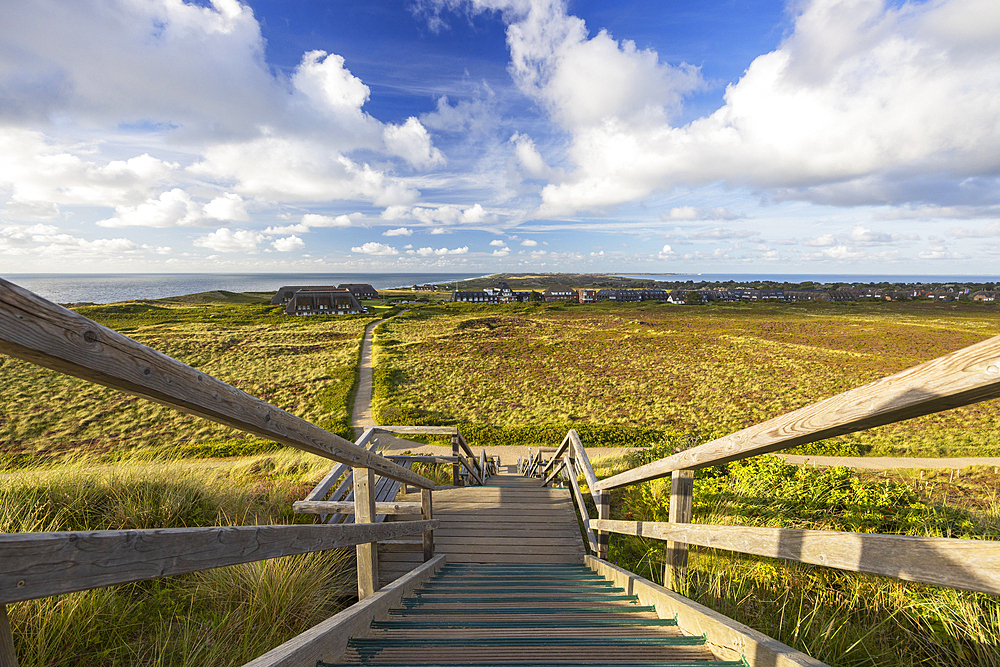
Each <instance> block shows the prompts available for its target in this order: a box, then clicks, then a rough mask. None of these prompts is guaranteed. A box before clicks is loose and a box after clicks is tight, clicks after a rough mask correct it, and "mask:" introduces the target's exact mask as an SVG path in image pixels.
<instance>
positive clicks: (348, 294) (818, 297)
mask: <svg viewBox="0 0 1000 667" xmlns="http://www.w3.org/2000/svg"><path fill="white" fill-rule="evenodd" d="M501 278H508V279H509V282H508V280H505V279H501ZM560 278H564V279H566V282H568V283H575V285H559V284H550V285H548V286H545V287H543V286H542V284H544V283H554V282H557V281H559V279H560ZM588 278H590V279H591V280H590V281H589V283H590V285H591V286H589V287H580V286H578V285H579V284H580V283H581V282H584V281H586V280H587V279H588ZM483 282H486V283H487V284H488V286H486V287H482V288H480V289H460V288H466V287H474V286H478V285H476V283H480V284H481V283H483ZM511 282H513V283H515V284H516V285H517V287H518V288H519V289H516V288H514V287H511V285H510V283H511ZM469 283H472V284H469ZM601 283H604V284H605V286H601ZM615 283H619V285H618V286H614V284H615ZM998 287H1000V285H997V284H996V283H975V284H939V283H933V284H916V285H913V284H902V283H894V284H890V283H884V284H879V285H875V284H870V285H863V284H840V285H823V284H816V283H774V282H769V281H759V282H755V283H750V284H742V285H740V284H734V283H725V284H720V283H693V282H692V281H687V282H684V283H673V284H671V283H657V282H653V281H642V280H636V279H620V278H616V277H609V276H603V275H599V274H542V275H537V274H521V275H518V274H509V276H508V275H506V274H505V275H503V276H490V277H487V278H483V279H477V280H475V281H465V283H458V284H456V285H454V286H449V285H446V284H445V285H437V284H426V285H412V286H411V287H409V288H405V287H401V288H397V289H394V290H383V291H382V292H381V293H380V292H379V291H378V290H376V289H375V288H374V287H372V286H371V285H362V284H345V285H338V286H336V287H334V286H294V285H293V286H286V287H282V288H281V289H279V290H278V291H277V293H275V295H274V297H273V298H272V299H271V303H272V304H274V305H283V306H285V314H287V315H299V316H302V315H350V314H356V313H364V312H367V311H368V309H367V307H366V306H365V305H363V303H362V301H374V300H379V299H381V300H387V299H390V300H398V301H400V302H406V299H405V295H406V293H407V292H409V293H411V294H412V295H413V296H415V297H416V298H417V299H418V300H420V296H419V295H420V293H427V292H431V293H434V296H436V297H439V298H436V299H434V300H436V301H451V302H456V303H475V304H504V303H546V302H571V303H581V304H588V303H596V302H598V301H613V302H619V303H632V302H640V301H653V302H659V303H671V304H685V305H697V304H708V303H716V302H720V303H727V302H746V303H752V302H765V301H766V302H778V301H786V302H787V301H814V302H844V301H975V302H992V301H995V300H996V299H997V295H998V293H1000V290H998V289H997V288H998ZM526 288H531V289H526ZM441 297H443V298H441Z"/></svg>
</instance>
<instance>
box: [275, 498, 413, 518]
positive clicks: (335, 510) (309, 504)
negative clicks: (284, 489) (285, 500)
mask: <svg viewBox="0 0 1000 667" xmlns="http://www.w3.org/2000/svg"><path fill="white" fill-rule="evenodd" d="M292 511H293V512H295V513H296V514H354V501H353V500H297V501H295V502H294V503H292ZM419 513H420V503H378V502H377V503H375V514H390V515H395V514H419Z"/></svg>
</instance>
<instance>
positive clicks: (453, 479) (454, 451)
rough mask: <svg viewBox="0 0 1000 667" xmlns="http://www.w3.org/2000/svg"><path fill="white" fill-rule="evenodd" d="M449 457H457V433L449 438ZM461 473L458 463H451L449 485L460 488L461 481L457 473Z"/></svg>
mask: <svg viewBox="0 0 1000 667" xmlns="http://www.w3.org/2000/svg"><path fill="white" fill-rule="evenodd" d="M451 455H452V456H458V433H456V434H454V435H453V436H451ZM461 472H462V466H461V465H460V464H459V463H457V462H456V463H453V464H452V465H451V483H452V485H453V486H461V485H462V480H461V479H460V478H459V473H461Z"/></svg>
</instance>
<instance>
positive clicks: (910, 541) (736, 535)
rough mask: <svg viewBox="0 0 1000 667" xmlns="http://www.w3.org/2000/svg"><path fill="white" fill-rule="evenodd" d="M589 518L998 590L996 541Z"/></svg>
mask: <svg viewBox="0 0 1000 667" xmlns="http://www.w3.org/2000/svg"><path fill="white" fill-rule="evenodd" d="M592 523H593V526H594V527H595V528H597V529H598V530H608V531H611V532H614V533H621V534H624V535H638V536H640V537H652V538H655V539H659V540H673V541H675V542H686V543H687V544H694V545H697V546H702V547H712V548H715V549H727V550H729V551H738V552H740V553H746V554H755V555H757V556H769V557H771V558H784V559H785V560H792V561H796V562H799V563H809V564H812V565H824V566H826V567H835V568H837V569H840V570H848V571H850V572H867V573H869V574H880V575H883V576H886V577H895V578H897V579H904V580H906V581H916V582H920V583H924V584H936V585H938V586H947V587H949V588H960V589H962V590H967V591H976V592H980V593H992V594H994V595H997V594H1000V542H993V541H987V540H960V539H953V538H945V537H908V536H905V535H877V534H872V533H845V532H840V531H835V530H798V529H792V528H757V527H745V526H717V525H706V524H673V523H665V522H656V523H654V522H644V521H609V520H604V521H600V520H598V521H594V522H592Z"/></svg>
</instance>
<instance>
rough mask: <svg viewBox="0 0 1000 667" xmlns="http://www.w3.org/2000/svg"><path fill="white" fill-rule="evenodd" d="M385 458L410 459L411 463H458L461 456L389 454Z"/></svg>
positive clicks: (393, 459) (395, 459) (394, 459)
mask: <svg viewBox="0 0 1000 667" xmlns="http://www.w3.org/2000/svg"><path fill="white" fill-rule="evenodd" d="M385 458H387V459H389V460H390V461H409V462H410V463H458V462H460V461H461V460H462V458H461V457H460V456H410V455H408V454H389V455H387V456H386V457H385Z"/></svg>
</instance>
